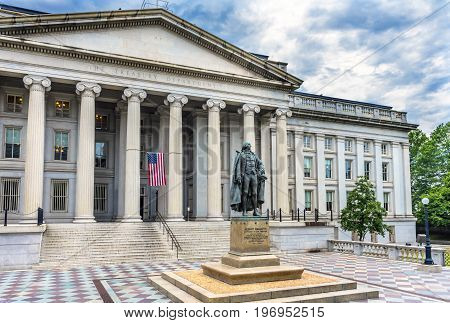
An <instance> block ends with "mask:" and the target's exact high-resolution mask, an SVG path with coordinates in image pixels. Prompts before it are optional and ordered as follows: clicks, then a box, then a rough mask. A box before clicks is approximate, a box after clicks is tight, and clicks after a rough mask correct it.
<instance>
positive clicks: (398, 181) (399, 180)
mask: <svg viewBox="0 0 450 323" xmlns="http://www.w3.org/2000/svg"><path fill="white" fill-rule="evenodd" d="M402 159H403V151H402V149H401V147H400V143H398V142H393V143H392V177H393V181H394V216H401V215H405V200H406V199H405V195H404V192H405V190H404V188H405V181H404V179H403V174H404V169H403V167H404V165H403V161H402Z"/></svg>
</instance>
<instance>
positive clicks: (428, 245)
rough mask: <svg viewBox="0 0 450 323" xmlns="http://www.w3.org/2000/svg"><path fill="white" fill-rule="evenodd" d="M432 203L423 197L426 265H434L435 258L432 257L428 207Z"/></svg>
mask: <svg viewBox="0 0 450 323" xmlns="http://www.w3.org/2000/svg"><path fill="white" fill-rule="evenodd" d="M428 203H430V200H429V199H428V198H426V197H425V198H423V199H422V204H423V208H424V210H425V237H426V240H425V243H426V244H425V265H434V262H433V258H432V257H431V243H430V226H429V224H428V209H427V205H428Z"/></svg>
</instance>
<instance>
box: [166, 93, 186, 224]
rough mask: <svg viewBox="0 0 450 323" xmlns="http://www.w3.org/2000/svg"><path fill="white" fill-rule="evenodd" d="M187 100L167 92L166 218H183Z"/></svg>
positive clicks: (182, 96) (184, 97)
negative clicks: (184, 115)
mask: <svg viewBox="0 0 450 323" xmlns="http://www.w3.org/2000/svg"><path fill="white" fill-rule="evenodd" d="M187 102H188V98H187V97H186V96H184V95H178V94H169V95H168V96H167V99H166V100H165V102H164V103H165V104H166V105H168V106H169V107H170V112H169V167H168V169H169V171H168V181H167V198H168V203H167V220H169V221H177V220H181V219H183V146H182V145H183V140H182V139H183V124H182V113H181V112H182V108H183V106H184V105H185V104H186V103H187Z"/></svg>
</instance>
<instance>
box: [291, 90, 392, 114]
mask: <svg viewBox="0 0 450 323" xmlns="http://www.w3.org/2000/svg"><path fill="white" fill-rule="evenodd" d="M293 94H294V95H301V96H307V97H311V98H314V99H324V100H331V101H336V102H342V103H350V104H357V105H364V106H370V107H373V108H377V109H385V110H392V109H393V108H392V107H390V106H387V105H381V104H376V103H369V102H362V101H353V100H346V99H340V98H335V97H331V96H324V95H318V94H312V93H306V92H300V91H294V93H293Z"/></svg>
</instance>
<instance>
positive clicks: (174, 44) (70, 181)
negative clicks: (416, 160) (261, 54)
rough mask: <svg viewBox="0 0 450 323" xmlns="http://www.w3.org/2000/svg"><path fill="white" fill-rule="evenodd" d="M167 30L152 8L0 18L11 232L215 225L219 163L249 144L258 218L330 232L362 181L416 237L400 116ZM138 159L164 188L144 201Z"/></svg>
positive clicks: (405, 126) (226, 165)
mask: <svg viewBox="0 0 450 323" xmlns="http://www.w3.org/2000/svg"><path fill="white" fill-rule="evenodd" d="M130 17H133V19H128V18H130ZM161 17H164V19H162V18H161ZM105 19H108V24H105V23H104V21H105ZM180 21H181V20H180V18H178V17H176V16H174V15H173V14H171V13H169V12H166V11H163V10H160V9H150V10H141V11H126V10H124V11H117V12H115V14H114V15H113V16H110V15H109V13H108V14H107V13H86V14H77V13H74V14H69V15H67V16H66V15H46V16H45V17H36V16H27V17H16V18H15V19H14V20H12V19H11V18H8V17H6V18H0V40H1V41H0V56H1V57H2V59H1V60H0V142H1V145H2V150H1V156H0V179H1V180H2V182H1V185H2V192H1V199H2V200H1V202H2V208H3V207H8V208H10V209H11V211H10V215H9V218H10V220H11V221H13V222H24V223H33V222H35V220H36V219H35V216H36V214H35V213H33V211H34V210H35V209H36V208H37V207H42V208H43V209H44V213H45V220H46V222H48V223H51V222H74V223H86V222H93V221H123V222H139V221H142V219H143V220H148V219H149V218H152V217H153V216H154V215H155V212H156V211H157V210H159V211H160V212H161V213H162V214H163V216H165V217H166V218H167V219H168V220H173V221H178V220H183V218H185V217H187V216H188V215H189V217H190V218H192V219H197V220H211V221H213V220H214V221H216V220H224V219H228V218H229V217H230V216H231V210H230V208H229V189H230V184H231V183H230V178H231V177H230V175H231V172H232V170H231V166H232V160H233V158H234V156H235V151H236V150H239V149H240V148H241V145H242V142H243V141H244V140H247V141H250V142H251V143H252V144H253V147H254V150H255V152H256V153H257V154H258V155H260V156H261V159H262V160H263V162H264V164H265V167H266V173H267V175H268V180H267V184H266V203H265V205H264V208H265V209H268V210H279V209H281V211H282V212H283V214H284V217H287V218H289V217H290V215H289V213H290V212H291V210H295V212H297V210H300V212H302V213H303V211H304V210H305V209H306V213H307V214H308V216H312V214H313V213H314V210H315V209H316V208H317V209H318V212H319V213H320V214H321V215H323V216H331V213H334V215H335V218H336V216H337V214H339V212H340V210H341V209H342V208H343V207H345V202H346V194H347V191H349V190H351V189H352V188H353V187H354V184H355V181H356V178H357V176H363V175H367V176H369V178H370V179H371V180H373V182H374V184H375V185H376V194H377V198H378V199H379V200H380V202H382V203H383V204H385V205H386V208H388V213H389V215H388V217H389V219H394V218H395V219H398V218H401V219H404V221H409V222H410V223H414V221H415V220H414V218H413V217H412V211H411V192H410V190H411V188H410V174H409V154H408V149H409V146H408V131H409V130H411V129H414V128H415V125H412V124H409V123H408V122H407V120H406V114H405V113H404V112H397V111H394V110H393V109H392V108H391V107H386V106H379V105H373V104H368V103H362V102H353V101H348V100H342V99H336V98H328V97H321V96H314V95H311V94H306V93H301V92H295V90H296V89H298V88H299V87H300V85H301V83H302V81H301V80H300V79H298V78H296V77H295V76H293V75H290V74H289V73H287V72H286V71H285V70H282V69H280V68H278V67H277V66H276V65H274V64H271V63H268V62H266V61H263V60H262V59H260V58H258V57H256V56H254V55H252V54H250V53H247V52H245V51H243V50H241V49H239V48H236V47H234V46H233V45H231V44H226V45H225V43H224V42H223V41H218V39H217V38H216V37H215V36H213V35H210V34H208V33H207V32H205V31H201V30H200V29H199V28H198V27H196V26H194V25H190V24H189V23H187V24H186V25H183V26H181V25H180ZM184 23H186V22H184ZM184 23H183V24H184ZM143 34H145V35H150V36H148V37H145V38H143V37H142V35H143ZM202 107H203V109H202ZM147 151H160V152H164V153H165V154H166V162H167V166H166V170H167V176H168V185H167V186H166V187H162V188H160V189H157V188H150V187H147V186H146V182H147V179H146V176H147V165H146V158H145V152H147ZM14 181H15V182H14ZM15 203H16V204H17V205H15ZM389 219H387V220H389ZM411 230H412V229H411Z"/></svg>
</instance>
